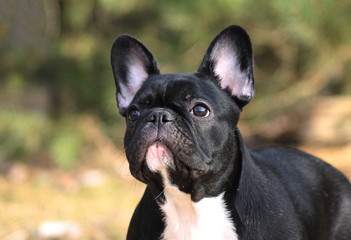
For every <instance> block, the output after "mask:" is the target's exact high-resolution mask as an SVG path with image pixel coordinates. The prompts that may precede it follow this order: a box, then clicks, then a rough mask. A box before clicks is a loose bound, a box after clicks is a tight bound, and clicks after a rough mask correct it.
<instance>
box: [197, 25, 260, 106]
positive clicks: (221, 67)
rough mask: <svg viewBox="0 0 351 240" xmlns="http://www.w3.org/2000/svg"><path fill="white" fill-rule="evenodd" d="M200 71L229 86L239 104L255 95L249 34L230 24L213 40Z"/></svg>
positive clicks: (221, 85) (243, 103) (247, 101)
mask: <svg viewBox="0 0 351 240" xmlns="http://www.w3.org/2000/svg"><path fill="white" fill-rule="evenodd" d="M198 72H200V73H204V74H206V75H209V76H210V77H211V78H212V79H214V80H215V81H216V83H217V84H219V86H220V87H221V88H222V89H226V90H229V91H230V93H231V95H232V97H233V98H234V99H235V100H236V101H237V102H238V104H239V105H240V107H243V106H245V105H246V104H248V103H249V102H250V101H251V99H252V98H253V96H254V75H253V56H252V47H251V42H250V38H249V35H248V34H247V33H246V31H245V30H244V29H243V28H241V27H239V26H235V25H233V26H230V27H228V28H226V29H224V30H223V31H222V32H220V33H219V34H218V35H217V36H216V37H215V39H214V40H213V41H212V42H211V44H210V46H209V48H208V49H207V52H206V54H205V56H204V58H203V60H202V63H201V65H200V67H199V69H198Z"/></svg>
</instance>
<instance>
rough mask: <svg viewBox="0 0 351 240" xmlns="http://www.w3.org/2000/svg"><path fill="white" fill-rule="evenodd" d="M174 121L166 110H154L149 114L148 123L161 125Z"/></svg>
mask: <svg viewBox="0 0 351 240" xmlns="http://www.w3.org/2000/svg"><path fill="white" fill-rule="evenodd" d="M172 121H174V117H173V115H172V114H171V113H170V112H168V111H166V110H155V111H153V112H152V113H151V114H150V117H149V122H153V123H154V124H159V125H163V124H166V123H168V122H172Z"/></svg>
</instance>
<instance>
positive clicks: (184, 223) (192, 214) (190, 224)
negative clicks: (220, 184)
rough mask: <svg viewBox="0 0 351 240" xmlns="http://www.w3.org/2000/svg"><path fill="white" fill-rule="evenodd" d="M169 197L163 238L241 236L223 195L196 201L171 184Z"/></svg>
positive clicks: (193, 239)
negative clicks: (226, 206)
mask: <svg viewBox="0 0 351 240" xmlns="http://www.w3.org/2000/svg"><path fill="white" fill-rule="evenodd" d="M165 196H166V203H165V204H164V205H162V206H161V209H162V211H163V213H164V220H165V223H166V228H165V231H164V233H163V238H162V239H163V240H178V239H179V240H200V239H201V240H206V239H231V240H237V239H238V238H237V234H236V232H235V227H234V224H233V221H232V220H231V219H230V216H229V213H228V211H227V210H226V208H225V203H224V200H223V194H221V195H219V196H217V197H213V198H204V199H202V200H201V201H199V202H197V203H194V202H192V201H191V198H190V195H189V194H185V193H183V192H181V191H179V190H178V188H177V187H175V186H171V185H168V186H167V187H166V188H165Z"/></svg>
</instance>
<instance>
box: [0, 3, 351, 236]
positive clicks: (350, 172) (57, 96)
mask: <svg viewBox="0 0 351 240" xmlns="http://www.w3.org/2000/svg"><path fill="white" fill-rule="evenodd" d="M350 12H351V1H349V0H338V1H333V0H296V1H283V0H274V1H273V0H267V1H254V0H231V1H230V0H217V1H212V0H202V1H200V0H192V1H187V0H178V1H172V0H164V1H157V0H148V1H138V0H128V1H124V0H118V1H114V0H85V1H78V0H0V86H1V87H0V212H1V214H0V239H11V240H24V239H124V238H125V233H126V230H127V225H128V222H129V220H130V217H131V214H132V211H133V209H134V207H135V205H136V204H137V202H138V201H139V199H140V195H141V193H142V191H143V188H144V186H143V185H142V184H140V183H138V182H137V181H136V180H133V178H132V177H131V176H130V174H129V171H128V163H127V161H126V160H125V157H124V153H123V143H122V141H123V133H124V120H123V119H122V118H121V117H120V116H119V115H118V111H117V107H116V102H115V87H114V81H113V77H112V72H111V69H110V62H109V59H110V56H109V55H110V48H111V45H112V43H113V41H114V39H115V38H116V37H117V36H118V35H119V34H121V33H128V34H130V35H134V36H136V37H137V38H139V39H140V40H141V41H142V42H143V43H144V44H145V45H146V46H147V47H148V48H149V49H150V50H151V52H152V53H153V54H154V56H155V57H156V59H157V60H158V64H159V66H160V69H161V72H163V73H176V72H193V71H195V70H196V69H197V67H198V65H199V64H200V62H201V60H202V57H203V55H204V53H205V51H206V49H207V47H208V45H209V43H210V41H211V40H212V39H213V38H214V36H215V35H216V34H218V33H219V32H220V31H221V30H222V29H223V28H225V27H226V26H228V25H231V24H238V25H241V26H243V27H244V28H245V29H246V30H247V31H248V33H249V35H250V36H251V40H252V45H253V49H254V55H255V80H256V82H255V87H256V96H255V98H254V100H253V101H252V102H251V103H250V104H249V105H248V106H246V107H245V109H244V112H243V114H242V119H241V123H240V126H239V127H240V129H241V132H242V133H243V135H244V136H245V139H246V142H247V144H248V145H249V147H252V148H255V147H259V146H263V145H268V144H278V143H279V144H284V145H290V146H295V147H298V148H301V149H303V150H305V151H307V152H310V153H313V154H316V155H317V156H319V157H321V158H323V159H325V160H326V161H328V162H329V163H331V164H332V165H334V166H335V167H337V168H338V169H340V170H341V171H342V172H344V173H345V174H346V175H347V176H348V177H349V178H351V157H350V156H351V95H350V94H351V25H350V23H351V14H350Z"/></svg>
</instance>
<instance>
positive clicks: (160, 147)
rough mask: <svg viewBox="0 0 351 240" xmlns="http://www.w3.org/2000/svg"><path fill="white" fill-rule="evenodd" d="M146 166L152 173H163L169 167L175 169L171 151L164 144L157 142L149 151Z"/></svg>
mask: <svg viewBox="0 0 351 240" xmlns="http://www.w3.org/2000/svg"><path fill="white" fill-rule="evenodd" d="M145 159H146V165H147V167H148V168H149V169H150V171H151V172H162V171H165V170H166V168H167V167H170V168H172V167H174V162H173V154H172V152H171V150H170V149H169V148H168V147H167V146H166V145H165V144H164V143H162V142H160V141H155V142H154V143H153V144H151V146H150V147H149V148H148V149H147V152H146V157H145Z"/></svg>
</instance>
